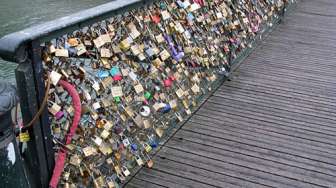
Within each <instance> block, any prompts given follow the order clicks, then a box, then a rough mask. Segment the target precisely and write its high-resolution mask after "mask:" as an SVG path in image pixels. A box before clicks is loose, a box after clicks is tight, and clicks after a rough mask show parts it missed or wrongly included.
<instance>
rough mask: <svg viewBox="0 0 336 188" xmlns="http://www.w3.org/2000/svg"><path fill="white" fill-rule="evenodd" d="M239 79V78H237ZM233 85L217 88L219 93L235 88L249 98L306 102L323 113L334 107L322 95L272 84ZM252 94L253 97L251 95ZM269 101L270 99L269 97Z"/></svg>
mask: <svg viewBox="0 0 336 188" xmlns="http://www.w3.org/2000/svg"><path fill="white" fill-rule="evenodd" d="M239 79H240V78H239ZM234 83H235V85H233V84H231V83H230V84H229V83H227V84H225V85H222V86H221V87H220V88H219V91H224V92H229V91H228V90H232V88H236V89H235V91H237V92H240V93H247V94H250V96H254V95H256V96H257V95H259V94H267V95H270V96H273V98H279V97H283V98H282V99H284V100H290V99H293V100H295V101H298V102H302V101H303V102H306V103H307V104H312V106H316V107H317V108H318V109H320V108H323V110H324V111H334V110H335V109H334V107H336V105H335V104H334V103H333V102H330V101H332V99H329V98H325V97H324V96H323V95H321V94H318V95H313V94H311V93H310V94H307V93H305V92H303V91H302V90H300V91H298V90H295V89H294V88H289V87H287V88H285V87H281V86H274V85H272V84H264V83H259V82H249V81H247V80H234ZM251 94H253V95H251ZM269 98H270V99H271V98H272V97H269Z"/></svg>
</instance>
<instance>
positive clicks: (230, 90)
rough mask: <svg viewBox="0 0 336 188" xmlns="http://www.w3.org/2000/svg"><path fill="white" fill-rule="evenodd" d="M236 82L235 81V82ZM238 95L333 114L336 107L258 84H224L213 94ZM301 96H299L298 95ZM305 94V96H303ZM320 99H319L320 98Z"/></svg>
mask: <svg viewBox="0 0 336 188" xmlns="http://www.w3.org/2000/svg"><path fill="white" fill-rule="evenodd" d="M236 83H237V82H236ZM231 95H232V96H239V97H235V98H240V97H245V98H248V99H250V100H265V99H266V100H267V102H274V103H277V104H293V106H294V105H295V106H296V107H302V108H304V109H305V110H314V111H318V112H321V113H323V114H324V113H325V114H330V113H331V114H334V113H336V109H333V106H332V105H329V104H330V103H326V104H321V102H319V101H318V98H317V99H316V100H314V99H313V97H309V96H305V95H302V94H298V95H296V94H293V92H291V93H290V94H289V93H288V92H285V91H283V90H279V89H275V88H272V87H263V86H260V85H251V84H243V83H242V84H241V83H237V86H231V85H225V86H222V87H221V88H220V89H219V90H218V91H217V92H216V93H215V94H214V96H231ZM300 96H301V97H300ZM303 96H305V97H306V98H305V97H303ZM320 101H321V100H320Z"/></svg>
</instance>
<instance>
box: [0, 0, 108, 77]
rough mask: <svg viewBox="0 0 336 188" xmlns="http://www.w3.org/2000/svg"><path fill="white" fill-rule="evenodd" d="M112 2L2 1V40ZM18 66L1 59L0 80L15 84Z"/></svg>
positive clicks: (98, 0) (0, 33)
mask: <svg viewBox="0 0 336 188" xmlns="http://www.w3.org/2000/svg"><path fill="white" fill-rule="evenodd" d="M109 1H111V0H0V38H1V37H2V36H4V35H6V34H8V33H11V32H15V31H18V30H22V29H24V28H26V27H29V26H32V25H35V24H39V23H43V22H45V21H50V20H54V19H56V18H59V17H63V16H66V15H69V14H72V13H75V12H78V11H80V10H84V9H87V8H91V7H94V6H97V5H100V4H103V3H106V2H109ZM15 68H16V65H15V64H13V63H9V62H5V61H3V60H1V59H0V79H1V80H8V81H10V82H12V83H14V82H15V75H14V70H15Z"/></svg>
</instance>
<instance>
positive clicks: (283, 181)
mask: <svg viewBox="0 0 336 188" xmlns="http://www.w3.org/2000/svg"><path fill="white" fill-rule="evenodd" d="M182 132H183V131H182ZM159 156H160V157H161V158H163V159H165V160H171V161H176V162H179V163H186V164H189V165H194V166H198V167H199V168H203V169H211V170H212V171H215V172H217V173H219V174H222V173H228V174H229V175H230V176H233V177H236V178H237V179H238V180H240V181H237V183H238V184H239V186H240V187H269V186H270V187H286V186H289V185H291V184H290V180H288V179H287V178H278V176H276V175H272V174H268V173H265V172H262V171H258V170H255V169H251V168H247V167H244V166H239V165H235V164H231V163H230V162H226V161H219V160H217V159H213V158H209V157H207V156H202V155H198V154H195V153H186V152H185V151H182V150H178V149H174V148H171V147H169V146H168V147H165V148H163V149H162V152H160V154H159ZM266 177H267V178H266Z"/></svg>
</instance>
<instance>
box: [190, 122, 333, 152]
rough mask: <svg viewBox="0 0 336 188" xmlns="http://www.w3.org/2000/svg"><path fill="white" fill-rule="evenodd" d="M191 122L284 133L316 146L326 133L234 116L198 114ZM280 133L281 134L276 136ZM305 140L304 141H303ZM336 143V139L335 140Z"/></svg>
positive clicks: (267, 133) (267, 132) (250, 130)
mask: <svg viewBox="0 0 336 188" xmlns="http://www.w3.org/2000/svg"><path fill="white" fill-rule="evenodd" d="M209 118H211V119H212V120H211V122H210V121H209ZM190 123H198V124H203V125H207V126H211V127H215V128H219V129H222V128H223V126H225V127H228V128H236V129H239V130H242V131H247V132H256V131H261V132H263V133H265V135H267V136H271V137H273V136H274V137H280V138H281V137H282V135H284V136H286V137H289V138H290V140H292V139H293V138H294V139H295V138H296V139H295V142H300V143H305V141H307V142H306V144H308V145H310V146H314V143H313V142H320V141H319V138H324V135H323V134H322V135H321V134H320V135H321V136H320V135H318V136H316V135H312V134H309V133H310V132H308V133H307V132H303V131H301V130H300V129H298V130H296V129H286V128H281V127H278V126H272V125H271V124H262V123H260V124H259V123H250V122H246V121H241V119H232V118H227V117H224V118H223V119H221V120H219V119H217V118H215V117H213V116H211V115H201V116H199V115H197V116H193V118H192V119H190ZM276 135H280V136H276ZM301 140H303V142H301ZM334 143H335V141H334ZM314 148H316V150H317V151H321V152H327V153H335V152H334V151H331V150H330V149H324V148H323V147H319V146H317V147H314Z"/></svg>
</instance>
